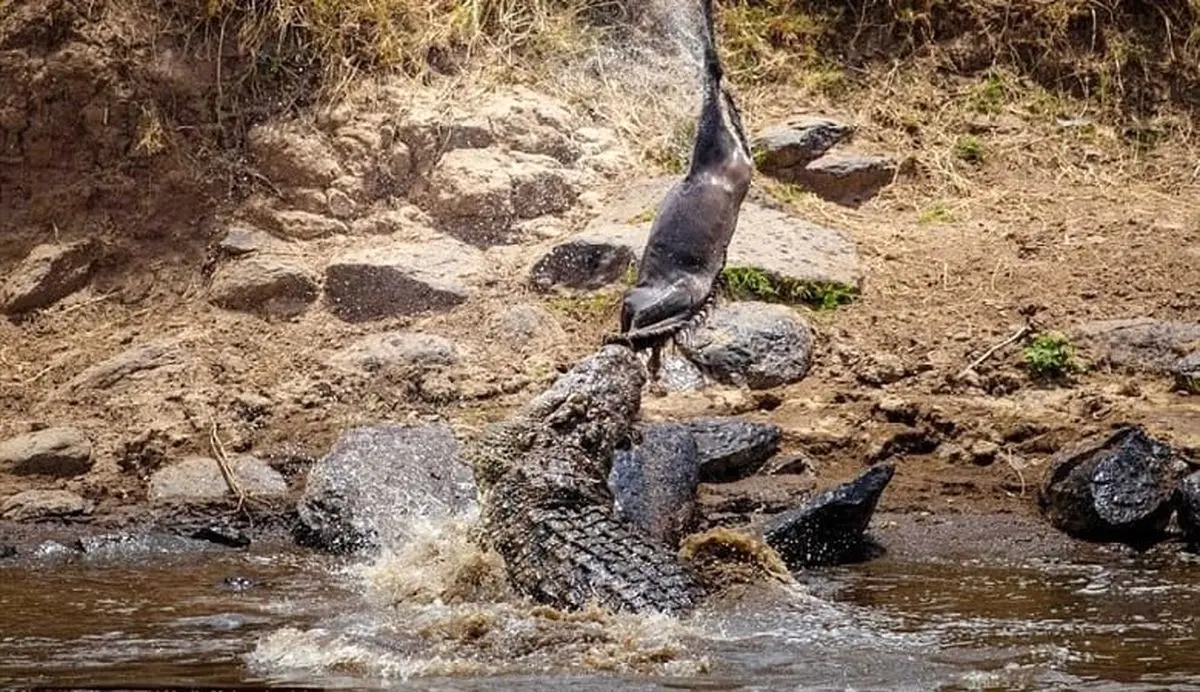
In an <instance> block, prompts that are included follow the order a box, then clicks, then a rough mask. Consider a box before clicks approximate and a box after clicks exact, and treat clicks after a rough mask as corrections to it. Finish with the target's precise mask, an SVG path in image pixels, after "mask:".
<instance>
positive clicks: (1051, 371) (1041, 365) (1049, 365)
mask: <svg viewBox="0 0 1200 692" xmlns="http://www.w3.org/2000/svg"><path fill="white" fill-rule="evenodd" d="M1025 367H1026V368H1027V369H1028V370H1029V372H1031V373H1032V374H1033V375H1034V376H1035V377H1039V378H1042V379H1048V380H1049V379H1056V378H1060V377H1063V376H1064V375H1067V374H1070V373H1072V372H1079V371H1081V370H1082V369H1083V367H1082V366H1081V365H1080V363H1079V362H1078V361H1077V360H1075V347H1074V346H1073V345H1072V344H1071V342H1070V341H1069V340H1068V339H1067V338H1066V337H1065V336H1062V335H1061V334H1053V333H1051V334H1038V335H1037V336H1036V337H1034V339H1033V341H1032V342H1030V344H1029V345H1028V346H1026V347H1025Z"/></svg>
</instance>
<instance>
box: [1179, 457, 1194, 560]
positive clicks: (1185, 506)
mask: <svg viewBox="0 0 1200 692" xmlns="http://www.w3.org/2000/svg"><path fill="white" fill-rule="evenodd" d="M1176 504H1177V509H1178V512H1179V513H1178V520H1179V528H1180V529H1182V530H1183V537H1184V538H1185V539H1186V540H1187V541H1188V543H1190V544H1192V545H1193V546H1200V471H1196V472H1194V473H1191V474H1189V475H1188V476H1187V477H1186V478H1184V479H1183V481H1181V482H1180V483H1179V490H1178V492H1177V495H1176Z"/></svg>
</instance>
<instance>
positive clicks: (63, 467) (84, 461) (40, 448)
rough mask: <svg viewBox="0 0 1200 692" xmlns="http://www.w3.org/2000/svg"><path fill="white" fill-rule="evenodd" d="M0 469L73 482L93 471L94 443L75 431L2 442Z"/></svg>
mask: <svg viewBox="0 0 1200 692" xmlns="http://www.w3.org/2000/svg"><path fill="white" fill-rule="evenodd" d="M0 469H3V470H4V471H5V472H6V473H11V474H14V475H18V476H33V475H39V476H56V477H59V478H70V477H72V476H81V475H83V474H85V473H87V472H88V471H91V470H92V443H91V441H90V440H88V438H87V435H84V434H83V432H82V431H80V430H77V429H76V428H46V429H45V430H38V431H37V432H32V433H28V434H25V435H20V436H18V437H14V438H12V439H9V440H5V441H4V442H0Z"/></svg>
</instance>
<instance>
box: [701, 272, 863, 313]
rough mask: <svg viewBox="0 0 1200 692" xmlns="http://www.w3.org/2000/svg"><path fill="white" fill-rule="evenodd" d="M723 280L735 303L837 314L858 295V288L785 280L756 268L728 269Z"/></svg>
mask: <svg viewBox="0 0 1200 692" xmlns="http://www.w3.org/2000/svg"><path fill="white" fill-rule="evenodd" d="M721 276H722V278H723V280H724V283H725V290H726V292H727V293H728V294H729V296H730V297H731V298H733V299H734V300H761V301H763V302H766V303H786V304H791V305H808V306H810V307H813V308H816V309H818V310H833V309H835V308H837V307H838V306H839V305H843V304H846V303H850V302H852V301H853V300H854V299H855V298H856V297H857V295H858V292H857V291H856V290H855V289H854V287H852V286H847V285H845V284H841V283H837V282H819V281H793V280H791V279H781V278H779V277H776V276H773V275H771V274H770V273H768V272H765V271H763V270H761V269H758V268H755V267H726V268H725V269H724V270H723V271H722V272H721Z"/></svg>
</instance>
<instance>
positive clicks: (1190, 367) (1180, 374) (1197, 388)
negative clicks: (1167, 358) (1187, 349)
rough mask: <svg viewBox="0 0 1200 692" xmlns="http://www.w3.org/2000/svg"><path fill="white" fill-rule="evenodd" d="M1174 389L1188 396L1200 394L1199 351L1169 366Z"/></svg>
mask: <svg viewBox="0 0 1200 692" xmlns="http://www.w3.org/2000/svg"><path fill="white" fill-rule="evenodd" d="M1171 375H1172V376H1173V377H1174V378H1175V388H1176V389H1178V390H1179V391H1181V392H1188V393H1189V394H1200V351H1196V352H1195V353H1193V354H1192V355H1190V356H1184V357H1183V358H1180V359H1179V360H1177V361H1176V362H1175V364H1174V365H1172V366H1171Z"/></svg>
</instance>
